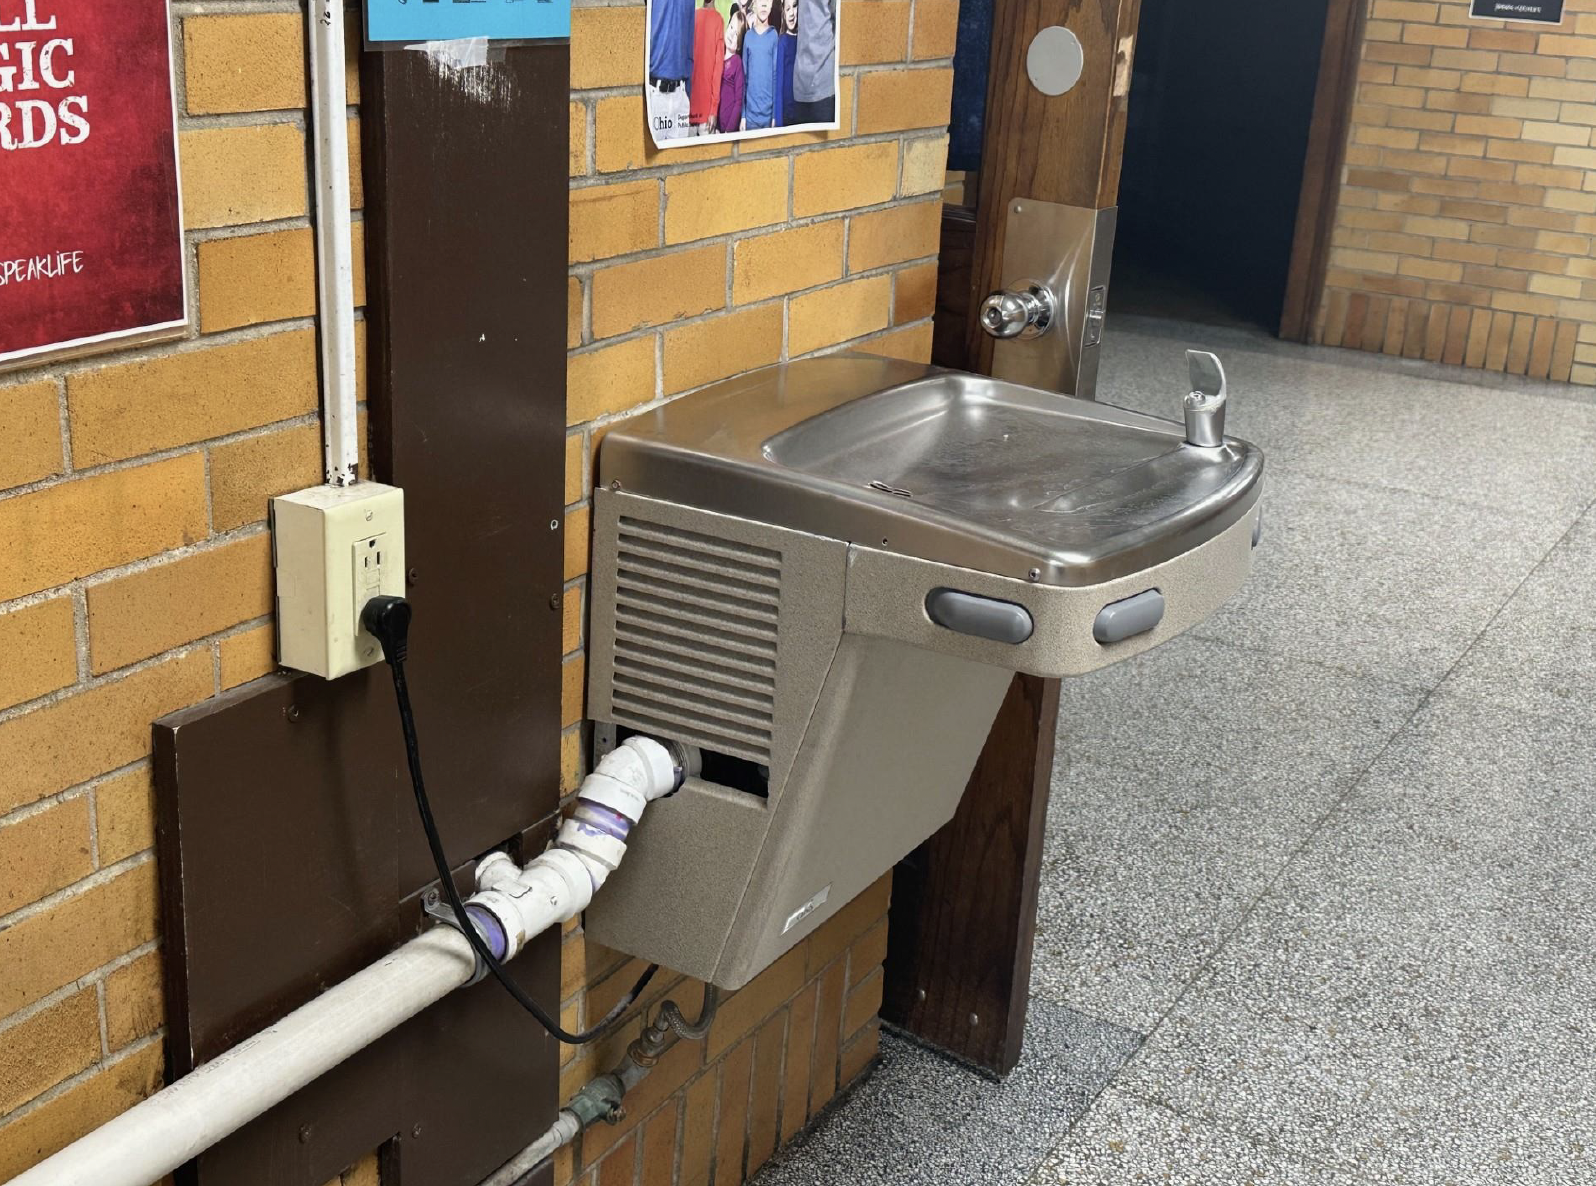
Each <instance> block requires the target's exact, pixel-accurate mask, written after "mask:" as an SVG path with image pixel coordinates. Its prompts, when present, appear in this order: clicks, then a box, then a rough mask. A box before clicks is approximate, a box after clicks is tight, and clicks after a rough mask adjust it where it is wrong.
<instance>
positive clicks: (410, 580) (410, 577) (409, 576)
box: [405, 568, 420, 585]
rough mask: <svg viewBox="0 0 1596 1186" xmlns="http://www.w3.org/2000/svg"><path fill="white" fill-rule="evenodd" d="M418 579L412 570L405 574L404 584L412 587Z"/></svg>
mask: <svg viewBox="0 0 1596 1186" xmlns="http://www.w3.org/2000/svg"><path fill="white" fill-rule="evenodd" d="M418 579H420V578H419V576H418V574H417V573H416V570H415V569H413V568H412V569H411V570H410V571H409V572H407V573H405V584H407V585H414V584H415V583H416V581H417V580H418Z"/></svg>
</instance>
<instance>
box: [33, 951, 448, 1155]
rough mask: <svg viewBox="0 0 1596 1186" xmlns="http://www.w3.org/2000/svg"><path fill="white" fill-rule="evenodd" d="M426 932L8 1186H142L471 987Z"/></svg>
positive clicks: (102, 1126)
mask: <svg viewBox="0 0 1596 1186" xmlns="http://www.w3.org/2000/svg"><path fill="white" fill-rule="evenodd" d="M475 967H476V956H475V954H473V952H472V950H471V945H470V944H469V943H468V942H466V938H465V936H464V935H462V934H461V933H460V932H459V931H457V930H455V929H454V928H452V927H434V928H433V929H432V930H430V931H428V932H426V933H425V934H424V935H421V936H419V937H417V938H415V939H412V940H411V941H410V942H408V943H406V944H405V945H404V946H403V947H401V948H399V949H398V950H397V951H395V952H393V953H392V954H390V955H387V956H385V957H383V958H382V959H380V960H378V961H377V962H376V963H374V964H372V965H371V966H370V967H369V968H365V969H363V970H362V971H360V972H357V973H355V975H353V976H351V977H350V978H349V979H348V980H345V981H344V982H343V983H341V984H338V985H335V986H334V987H332V988H330V989H328V990H327V991H326V992H325V993H323V994H322V995H321V996H319V997H317V998H316V999H315V1000H314V1001H311V1002H310V1003H309V1004H307V1005H305V1006H303V1007H302V1008H299V1009H296V1010H294V1012H292V1013H290V1014H289V1015H288V1016H287V1017H285V1018H283V1019H282V1020H281V1021H279V1022H278V1023H277V1024H276V1025H273V1026H269V1027H267V1028H266V1029H264V1030H262V1031H261V1032H260V1033H258V1034H256V1035H255V1036H254V1037H252V1038H247V1039H245V1040H244V1041H243V1042H240V1043H239V1044H238V1045H237V1046H234V1047H233V1048H232V1049H231V1050H229V1051H227V1052H226V1053H225V1054H221V1055H218V1056H217V1057H216V1058H214V1059H212V1060H211V1061H210V1062H208V1063H206V1064H205V1065H204V1066H202V1067H200V1068H198V1069H197V1070H194V1071H191V1072H190V1073H189V1074H187V1075H184V1076H183V1078H181V1079H179V1080H178V1081H177V1082H176V1083H174V1084H172V1085H171V1086H170V1087H168V1088H166V1089H164V1090H162V1091H158V1092H156V1093H155V1094H154V1095H152V1096H151V1097H150V1098H149V1099H147V1100H145V1101H144V1102H143V1103H141V1104H139V1105H137V1106H136V1107H134V1108H132V1109H130V1110H129V1111H127V1112H124V1113H122V1115H120V1116H118V1117H117V1118H116V1119H115V1120H112V1121H110V1122H109V1123H107V1124H103V1125H101V1126H100V1127H99V1128H97V1129H95V1130H94V1131H93V1132H91V1133H89V1134H88V1135H87V1136H85V1137H83V1138H82V1139H81V1140H79V1141H77V1142H75V1143H74V1144H71V1145H68V1146H67V1147H66V1148H65V1149H63V1150H61V1151H60V1152H59V1153H57V1154H56V1155H55V1156H53V1157H50V1158H48V1159H46V1160H45V1161H42V1162H40V1163H39V1164H38V1165H36V1166H34V1167H33V1168H32V1169H31V1170H27V1171H25V1172H24V1173H23V1174H22V1176H21V1177H19V1178H15V1179H13V1180H12V1182H11V1186H149V1183H151V1182H156V1181H159V1180H160V1179H161V1178H162V1177H164V1176H165V1175H166V1174H169V1173H171V1172H172V1171H173V1170H175V1169H176V1168H177V1167H178V1166H180V1165H182V1164H183V1163H184V1162H186V1161H188V1160H189V1159H190V1158H192V1157H195V1156H197V1155H198V1154H200V1153H202V1152H204V1151H205V1150H206V1149H208V1148H210V1147H211V1146H212V1145H214V1144H215V1143H216V1142H217V1141H220V1140H222V1139H223V1138H224V1137H226V1136H228V1135H229V1134H231V1133H233V1132H236V1131H237V1130H238V1129H240V1128H242V1127H243V1126H244V1125H245V1124H248V1123H249V1122H250V1121H251V1120H253V1119H254V1118H255V1117H257V1116H259V1115H260V1114H261V1113H263V1112H265V1111H266V1110H267V1109H268V1108H270V1107H272V1106H273V1105H275V1104H277V1103H280V1102H281V1101H282V1100H285V1099H287V1098H288V1097H289V1096H290V1095H292V1094H293V1093H294V1092H296V1091H298V1090H299V1089H300V1088H302V1087H304V1086H305V1085H306V1084H308V1083H310V1082H312V1081H313V1080H314V1079H316V1078H317V1077H318V1076H319V1075H323V1074H325V1073H326V1072H327V1071H330V1070H331V1069H332V1068H333V1067H335V1066H337V1065H338V1064H339V1063H341V1062H343V1061H344V1059H346V1058H348V1057H350V1056H351V1055H353V1054H355V1053H357V1052H358V1051H360V1050H362V1049H364V1048H365V1047H367V1046H369V1045H371V1043H372V1042H374V1041H376V1040H377V1039H378V1038H380V1037H382V1035H384V1034H386V1033H388V1032H389V1031H390V1030H392V1029H394V1028H395V1027H397V1026H399V1025H401V1024H402V1023H404V1022H406V1021H408V1020H409V1019H410V1018H412V1017H414V1016H415V1015H416V1014H417V1013H420V1012H421V1011H422V1010H423V1009H425V1008H426V1007H427V1006H428V1005H430V1004H432V1003H433V1002H434V1001H437V1000H440V999H441V998H443V997H444V996H447V995H448V994H449V993H450V992H452V991H454V990H455V989H456V988H459V987H460V986H461V985H463V984H465V983H466V982H467V981H469V980H470V979H471V975H472V972H473V970H474V969H475Z"/></svg>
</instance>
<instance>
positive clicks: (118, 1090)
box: [0, 939, 162, 1179]
mask: <svg viewBox="0 0 1596 1186" xmlns="http://www.w3.org/2000/svg"><path fill="white" fill-rule="evenodd" d="M3 941H4V940H3V939H0V942H3ZM161 1065H162V1054H161V1044H160V1043H159V1042H153V1043H151V1044H150V1045H149V1046H146V1047H144V1048H143V1049H140V1050H138V1051H136V1052H135V1053H133V1054H131V1055H129V1056H128V1057H127V1058H124V1059H122V1060H121V1061H120V1062H118V1063H116V1064H115V1065H114V1066H111V1067H108V1068H106V1069H105V1070H103V1071H101V1072H99V1073H98V1074H95V1075H93V1076H91V1077H90V1078H88V1079H85V1080H84V1081H83V1082H82V1083H78V1084H75V1085H74V1086H73V1087H71V1088H70V1089H68V1090H67V1091H64V1092H62V1093H61V1094H60V1095H58V1096H56V1097H54V1098H53V1099H51V1100H50V1101H48V1102H47V1103H45V1104H42V1105H40V1106H39V1107H36V1108H34V1109H32V1110H31V1111H29V1112H27V1113H26V1114H24V1115H22V1116H19V1117H17V1118H16V1119H15V1120H12V1121H10V1122H9V1123H8V1124H6V1125H5V1126H3V1127H0V1178H5V1179H10V1178H12V1177H14V1176H15V1175H17V1174H20V1173H21V1172H22V1171H23V1170H24V1169H27V1168H28V1167H29V1166H32V1165H37V1164H38V1163H39V1162H41V1161H43V1160H44V1159H45V1158H46V1157H48V1156H50V1154H52V1153H55V1152H56V1151H58V1150H60V1149H64V1148H65V1147H66V1146H67V1145H70V1144H71V1143H72V1142H73V1141H75V1140H77V1139H78V1138H79V1137H81V1136H83V1135H84V1134H85V1133H87V1132H89V1131H90V1130H91V1129H94V1128H98V1127H99V1126H100V1125H102V1124H104V1123H105V1122H106V1121H107V1120H110V1119H111V1118H112V1117H114V1116H118V1115H120V1114H121V1113H123V1112H125V1111H127V1110H128V1109H129V1108H131V1107H132V1106H133V1105H134V1104H136V1103H138V1102H139V1101H140V1100H141V1099H143V1098H145V1097H146V1096H148V1095H150V1094H151V1093H152V1092H154V1091H156V1090H157V1089H159V1087H160V1086H161Z"/></svg>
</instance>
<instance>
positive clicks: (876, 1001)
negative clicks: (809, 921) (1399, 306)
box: [842, 333, 1384, 1036]
mask: <svg viewBox="0 0 1596 1186" xmlns="http://www.w3.org/2000/svg"><path fill="white" fill-rule="evenodd" d="M1380 338H1381V340H1382V341H1383V340H1384V334H1383V333H1382V334H1381V335H1380ZM885 982H886V978H885V977H884V976H883V975H882V973H881V970H880V969H879V968H878V969H876V970H875V971H873V972H871V973H870V975H868V976H866V977H865V978H864V980H863V981H862V982H861V983H860V984H859V987H858V988H856V989H854V990H853V991H852V992H850V993H849V994H848V999H847V1004H846V1005H845V1007H844V1008H843V1014H842V1032H843V1034H844V1035H847V1036H852V1035H853V1034H856V1033H858V1032H859V1031H860V1030H861V1029H863V1028H864V1026H865V1023H866V1022H868V1021H869V1020H870V1019H871V1018H872V1017H874V1016H875V1015H876V1014H877V1013H879V1012H880V1011H881V989H882V985H883V984H885Z"/></svg>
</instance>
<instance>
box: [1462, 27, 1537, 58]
mask: <svg viewBox="0 0 1596 1186" xmlns="http://www.w3.org/2000/svg"><path fill="white" fill-rule="evenodd" d="M1469 48H1471V49H1495V50H1507V51H1508V52H1509V53H1519V54H1527V53H1530V52H1531V51H1533V50H1534V48H1535V34H1534V33H1523V32H1517V31H1514V30H1509V29H1472V30H1470V31H1469Z"/></svg>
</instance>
